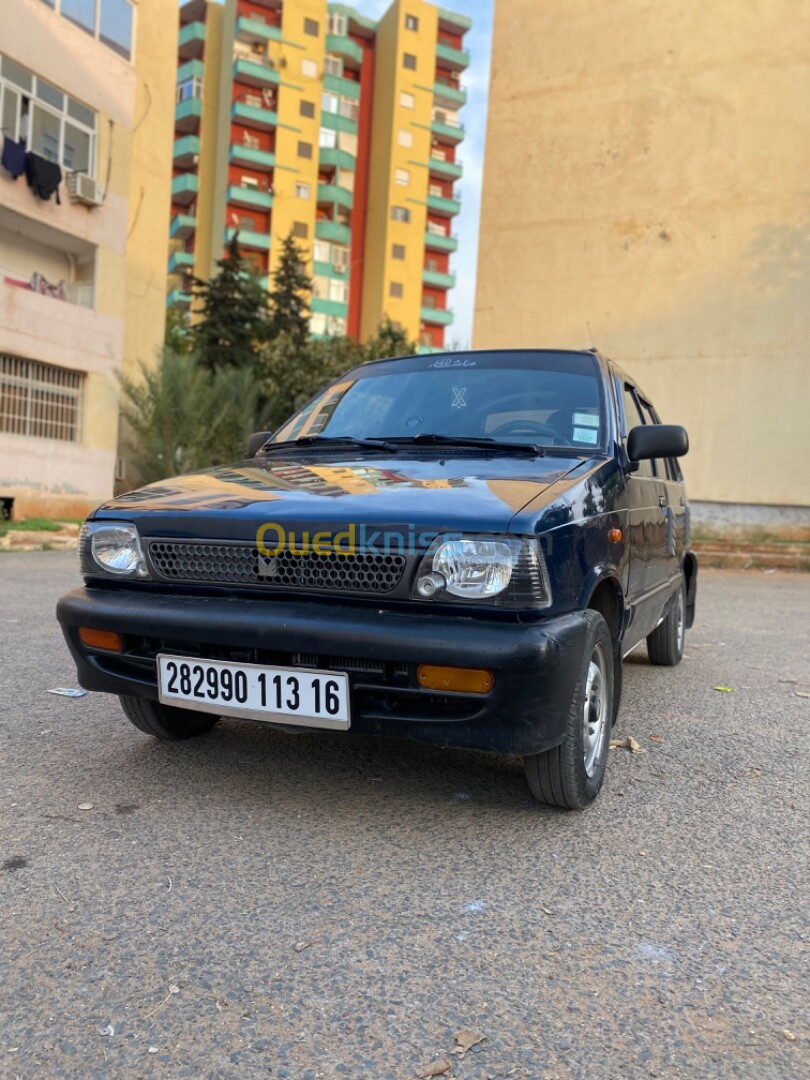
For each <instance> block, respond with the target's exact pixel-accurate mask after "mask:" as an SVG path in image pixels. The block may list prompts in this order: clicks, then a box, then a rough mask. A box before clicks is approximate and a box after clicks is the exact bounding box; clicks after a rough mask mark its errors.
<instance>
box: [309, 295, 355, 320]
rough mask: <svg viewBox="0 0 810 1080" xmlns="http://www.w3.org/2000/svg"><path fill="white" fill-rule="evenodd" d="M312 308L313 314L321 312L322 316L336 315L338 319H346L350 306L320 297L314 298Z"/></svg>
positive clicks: (339, 301)
mask: <svg viewBox="0 0 810 1080" xmlns="http://www.w3.org/2000/svg"><path fill="white" fill-rule="evenodd" d="M310 308H311V309H312V311H313V312H320V313H321V314H322V315H334V316H336V317H337V318H338V319H345V318H346V315H347V312H348V305H347V304H345V303H344V302H343V301H342V300H325V299H322V298H320V297H318V296H313V297H312V300H311V301H310Z"/></svg>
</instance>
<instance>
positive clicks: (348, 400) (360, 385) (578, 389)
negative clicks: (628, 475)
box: [271, 352, 605, 451]
mask: <svg viewBox="0 0 810 1080" xmlns="http://www.w3.org/2000/svg"><path fill="white" fill-rule="evenodd" d="M428 434H431V435H449V436H453V437H456V438H458V437H473V438H482V437H483V438H489V439H493V440H496V441H497V442H507V443H527V442H530V443H535V444H537V445H539V446H554V447H574V448H577V449H579V450H587V451H594V450H597V449H599V448H600V447H602V446H603V444H604V442H605V415H604V404H603V401H602V391H601V380H600V378H599V375H598V368H597V362H596V359H595V358H594V357H593V356H590V355H588V354H587V353H539V352H538V353H532V352H525V353H522V352H516V353H498V354H492V353H455V354H452V355H440V356H430V355H427V356H413V357H405V358H403V359H401V360H386V361H382V362H380V363H374V364H368V365H366V366H364V367H360V368H356V369H355V370H353V371H350V372H349V373H348V374H347V375H346V376H345V377H344V378H342V379H341V380H340V381H338V382H336V383H333V384H332V385H331V386H330V387H328V388H327V389H326V390H324V391H323V392H322V393H321V394H319V395H318V396H317V397H316V398H315V399H314V400H313V401H311V402H310V403H309V404H308V405H306V406H305V407H304V408H303V409H302V410H301V411H300V412H299V413H297V414H296V415H295V416H294V417H292V419H291V420H289V421H288V422H287V423H286V424H285V425H284V426H283V427H282V428H280V429H279V430H278V431H277V432H276V433H275V435H274V437H273V439H272V440H271V444H272V443H276V442H287V441H290V440H293V439H299V438H304V437H306V436H320V437H322V438H341V437H343V438H345V437H347V436H350V437H354V438H358V439H360V438H381V439H412V438H414V437H416V436H418V435H428Z"/></svg>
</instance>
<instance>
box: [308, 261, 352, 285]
mask: <svg viewBox="0 0 810 1080" xmlns="http://www.w3.org/2000/svg"><path fill="white" fill-rule="evenodd" d="M312 273H313V274H314V275H315V277H333V278H338V279H339V280H340V281H347V280H348V277H349V272H348V270H347V269H346V268H345V267H342V268H341V269H338V268H337V267H336V266H335V264H334V263H330V262H313V264H312Z"/></svg>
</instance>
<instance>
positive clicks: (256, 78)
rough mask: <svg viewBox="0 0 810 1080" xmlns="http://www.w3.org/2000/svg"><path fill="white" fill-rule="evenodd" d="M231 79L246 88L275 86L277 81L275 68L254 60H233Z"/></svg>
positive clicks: (277, 76)
mask: <svg viewBox="0 0 810 1080" xmlns="http://www.w3.org/2000/svg"><path fill="white" fill-rule="evenodd" d="M233 77H234V79H237V80H238V81H239V82H241V83H247V85H248V86H277V85H278V81H279V75H278V72H277V71H276V69H275V68H271V67H270V66H269V64H260V63H257V62H256V61H255V60H234V64H233Z"/></svg>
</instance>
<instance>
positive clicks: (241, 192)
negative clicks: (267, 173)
mask: <svg viewBox="0 0 810 1080" xmlns="http://www.w3.org/2000/svg"><path fill="white" fill-rule="evenodd" d="M228 202H229V203H230V204H231V205H233V206H245V207H249V208H250V209H251V210H264V211H267V210H271V209H272V206H273V196H272V195H271V194H270V192H269V191H258V190H257V189H256V188H251V187H241V186H240V185H239V184H231V185H230V186H229V187H228Z"/></svg>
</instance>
